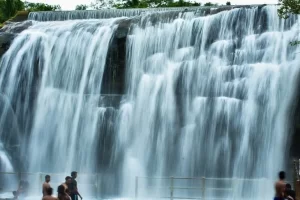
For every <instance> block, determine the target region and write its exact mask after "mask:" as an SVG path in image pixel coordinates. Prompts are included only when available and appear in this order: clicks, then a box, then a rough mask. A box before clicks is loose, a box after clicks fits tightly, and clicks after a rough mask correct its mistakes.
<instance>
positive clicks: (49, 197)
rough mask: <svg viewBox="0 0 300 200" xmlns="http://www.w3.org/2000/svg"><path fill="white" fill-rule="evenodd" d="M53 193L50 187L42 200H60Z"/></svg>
mask: <svg viewBox="0 0 300 200" xmlns="http://www.w3.org/2000/svg"><path fill="white" fill-rule="evenodd" d="M52 193H53V189H52V188H51V187H48V188H47V189H46V190H45V194H46V195H45V196H44V197H43V199H42V200H58V198H56V197H53V196H52Z"/></svg>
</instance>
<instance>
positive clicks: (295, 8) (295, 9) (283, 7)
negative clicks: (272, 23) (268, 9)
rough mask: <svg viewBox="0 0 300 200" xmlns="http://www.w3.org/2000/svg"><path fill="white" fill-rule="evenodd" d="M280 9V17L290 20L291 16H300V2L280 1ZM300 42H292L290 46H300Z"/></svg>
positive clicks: (293, 0)
mask: <svg viewBox="0 0 300 200" xmlns="http://www.w3.org/2000/svg"><path fill="white" fill-rule="evenodd" d="M279 3H280V8H279V9H278V15H279V17H281V18H283V19H287V18H289V15H290V14H296V15H298V14H300V0H279ZM299 44H300V41H293V42H290V45H292V46H295V45H299Z"/></svg>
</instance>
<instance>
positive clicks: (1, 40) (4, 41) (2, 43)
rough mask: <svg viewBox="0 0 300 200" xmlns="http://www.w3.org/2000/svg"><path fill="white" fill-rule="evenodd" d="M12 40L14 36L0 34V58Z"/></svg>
mask: <svg viewBox="0 0 300 200" xmlns="http://www.w3.org/2000/svg"><path fill="white" fill-rule="evenodd" d="M14 38H15V34H12V33H1V32H0V58H1V57H2V55H3V54H4V53H5V52H6V51H7V50H8V48H9V46H10V44H11V43H12V41H13V39H14Z"/></svg>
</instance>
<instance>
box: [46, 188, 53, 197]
mask: <svg viewBox="0 0 300 200" xmlns="http://www.w3.org/2000/svg"><path fill="white" fill-rule="evenodd" d="M46 194H47V195H49V196H51V195H52V194H53V189H52V188H51V187H49V188H47V189H46Z"/></svg>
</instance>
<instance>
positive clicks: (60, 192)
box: [57, 185, 71, 200]
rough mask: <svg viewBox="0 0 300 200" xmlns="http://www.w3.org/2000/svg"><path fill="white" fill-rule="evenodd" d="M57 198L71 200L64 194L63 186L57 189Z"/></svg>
mask: <svg viewBox="0 0 300 200" xmlns="http://www.w3.org/2000/svg"><path fill="white" fill-rule="evenodd" d="M57 198H58V200H71V197H70V196H69V195H68V194H67V193H66V189H65V187H64V186H63V185H60V186H58V188H57Z"/></svg>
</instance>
